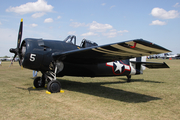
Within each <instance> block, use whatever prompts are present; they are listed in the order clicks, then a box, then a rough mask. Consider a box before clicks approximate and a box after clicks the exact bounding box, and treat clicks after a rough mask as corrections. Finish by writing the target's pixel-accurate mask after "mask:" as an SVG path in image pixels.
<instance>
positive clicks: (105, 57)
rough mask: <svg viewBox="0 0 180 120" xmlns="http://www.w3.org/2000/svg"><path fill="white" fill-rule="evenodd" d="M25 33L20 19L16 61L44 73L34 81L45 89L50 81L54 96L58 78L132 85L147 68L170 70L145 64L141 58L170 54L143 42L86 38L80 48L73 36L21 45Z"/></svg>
mask: <svg viewBox="0 0 180 120" xmlns="http://www.w3.org/2000/svg"><path fill="white" fill-rule="evenodd" d="M22 30H23V20H22V19H21V22H20V27H19V33H18V41H17V47H16V48H11V49H10V50H9V51H10V52H11V53H14V54H15V55H14V58H13V59H15V57H16V56H17V55H18V56H19V64H20V66H23V67H24V68H27V69H31V70H36V71H40V72H41V73H42V77H37V78H35V80H34V86H35V87H36V88H39V87H44V86H45V82H46V81H47V82H48V84H47V89H48V91H49V92H52V93H55V92H59V91H60V90H61V84H60V82H59V81H57V80H56V77H62V76H78V77H103V76H127V80H128V82H129V81H130V78H131V75H137V74H142V73H143V70H144V69H145V67H148V68H169V66H168V65H167V64H166V63H152V62H146V57H142V56H148V55H153V54H159V53H167V52H171V51H170V50H167V49H165V48H163V47H161V46H158V45H156V44H153V43H151V42H148V41H145V40H143V39H135V40H130V41H125V42H118V43H113V44H108V45H102V46H98V45H97V44H96V43H95V42H91V41H89V40H86V39H83V40H82V42H81V45H80V46H78V45H76V36H74V35H70V36H68V37H67V38H66V39H65V40H64V41H57V40H56V41H55V40H43V39H33V38H26V39H24V40H23V41H22V42H21V38H22Z"/></svg>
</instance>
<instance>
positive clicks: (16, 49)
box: [9, 19, 23, 66]
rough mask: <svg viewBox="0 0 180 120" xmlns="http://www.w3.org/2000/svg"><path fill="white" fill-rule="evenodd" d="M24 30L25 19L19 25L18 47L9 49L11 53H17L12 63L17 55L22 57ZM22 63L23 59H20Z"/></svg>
mask: <svg viewBox="0 0 180 120" xmlns="http://www.w3.org/2000/svg"><path fill="white" fill-rule="evenodd" d="M22 31H23V19H21V22H20V26H19V32H18V39H17V47H16V48H11V49H9V51H10V52H11V53H14V54H15V55H14V57H13V59H12V61H11V64H12V63H13V61H14V59H15V58H16V56H17V55H18V56H19V58H20V44H21V38H22ZM11 64H10V66H11ZM20 65H22V63H21V60H20Z"/></svg>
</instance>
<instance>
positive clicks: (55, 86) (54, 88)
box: [47, 80, 61, 93]
mask: <svg viewBox="0 0 180 120" xmlns="http://www.w3.org/2000/svg"><path fill="white" fill-rule="evenodd" d="M47 89H48V91H49V92H51V93H57V92H60V90H61V84H60V82H59V81H57V80H51V81H50V82H49V83H48V85H47Z"/></svg>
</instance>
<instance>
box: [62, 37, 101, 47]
mask: <svg viewBox="0 0 180 120" xmlns="http://www.w3.org/2000/svg"><path fill="white" fill-rule="evenodd" d="M64 42H66V43H70V44H74V45H76V36H75V35H69V36H68V37H67V38H66V39H65V40H64ZM92 46H98V44H97V43H95V42H92V41H90V40H86V39H83V40H82V42H81V44H80V47H82V48H87V47H92Z"/></svg>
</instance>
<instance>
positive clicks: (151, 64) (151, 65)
mask: <svg viewBox="0 0 180 120" xmlns="http://www.w3.org/2000/svg"><path fill="white" fill-rule="evenodd" d="M130 62H131V63H134V64H141V65H144V66H146V67H147V68H169V66H168V65H167V64H166V63H165V62H163V63H155V62H137V61H130Z"/></svg>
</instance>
